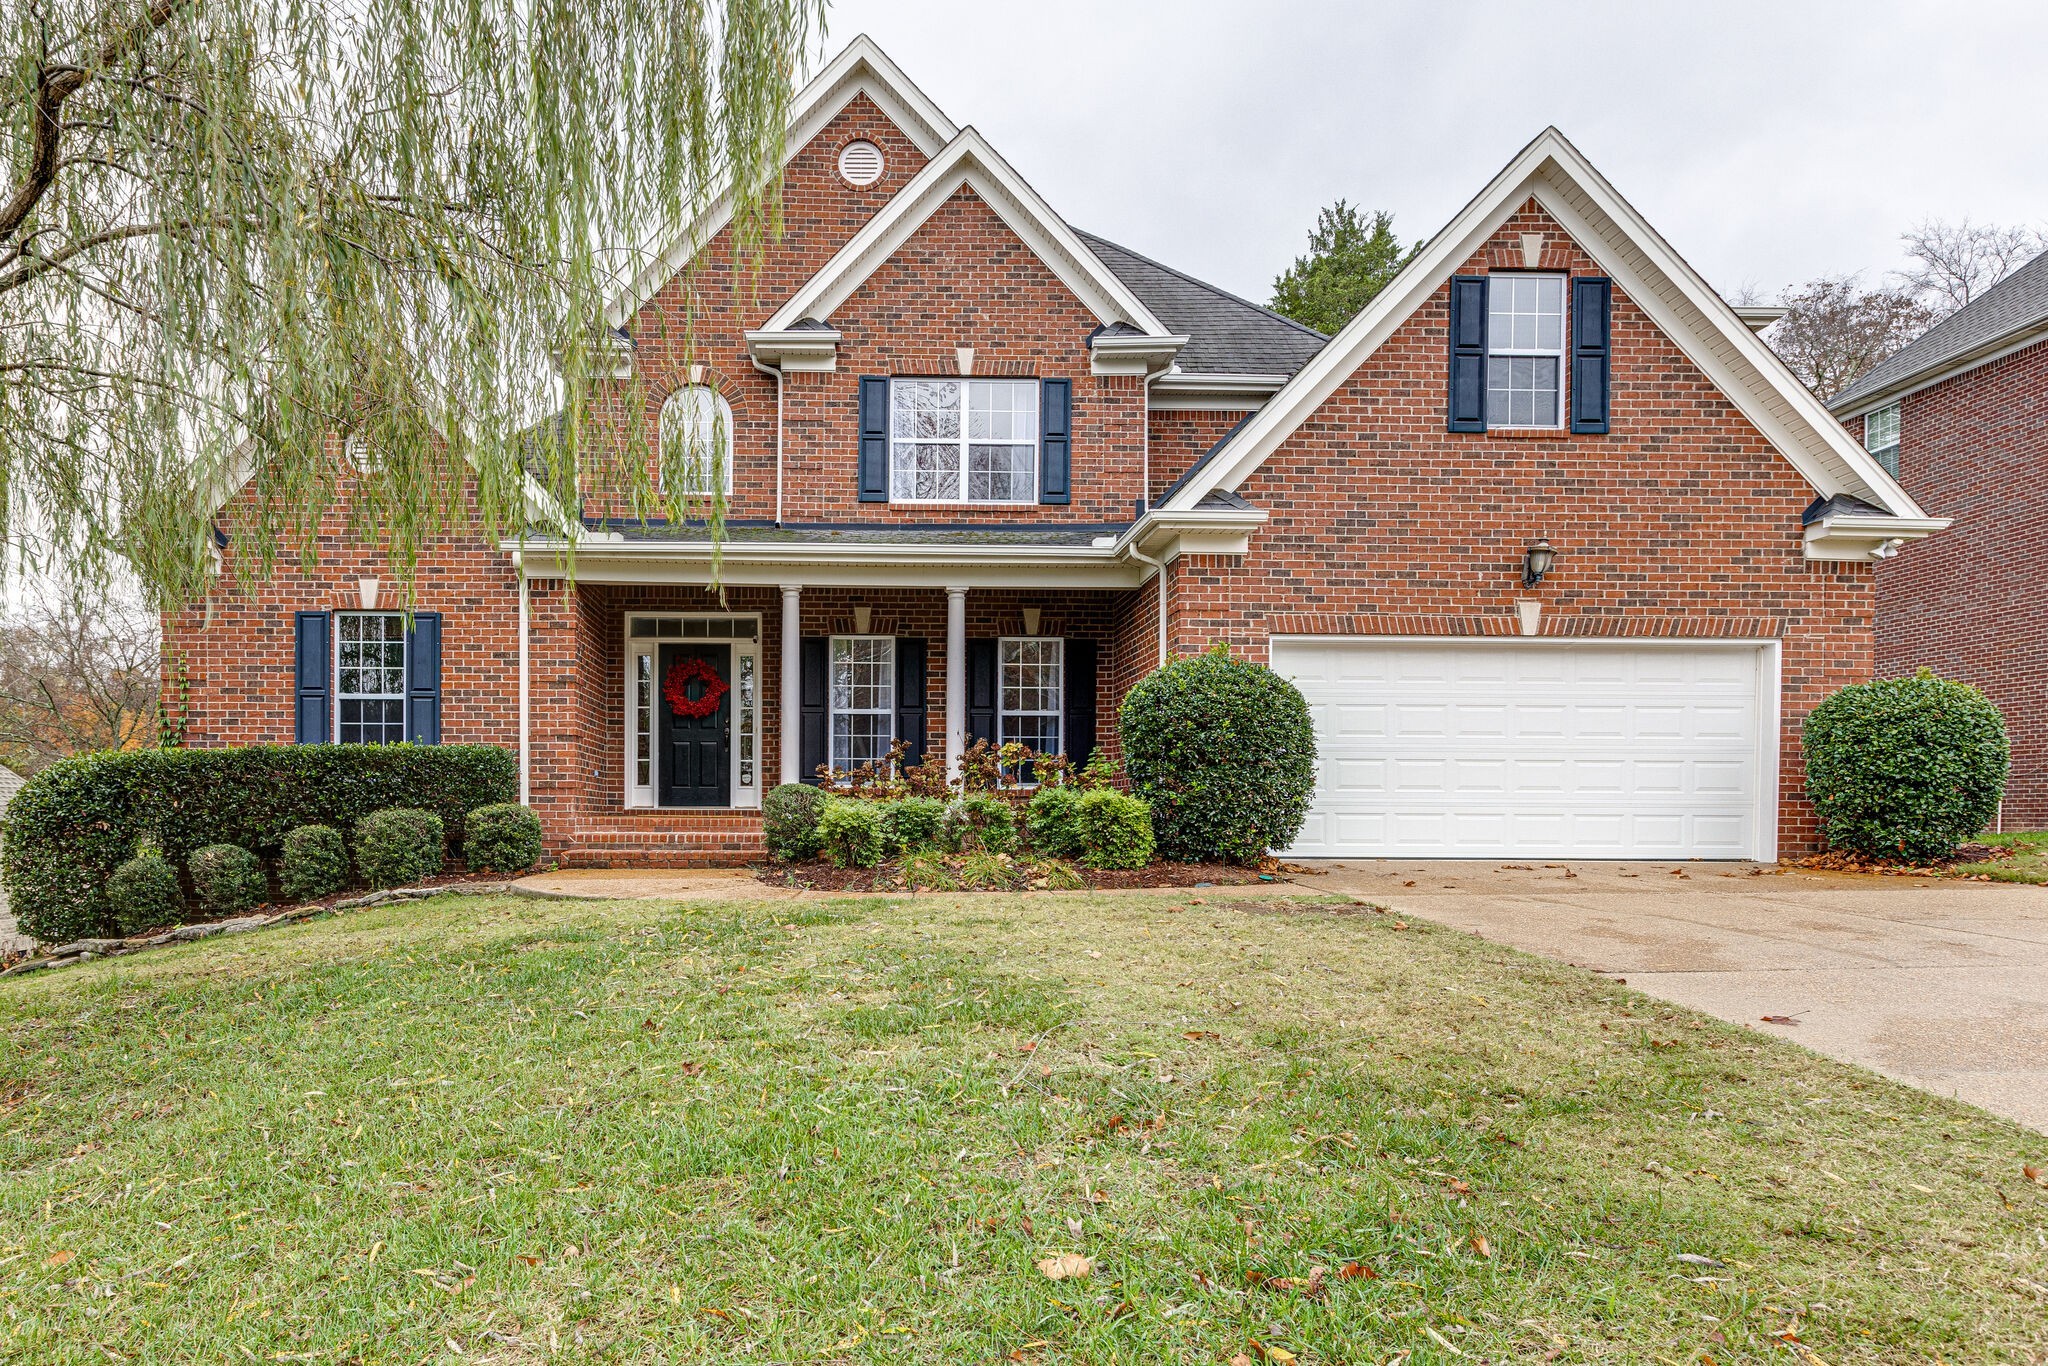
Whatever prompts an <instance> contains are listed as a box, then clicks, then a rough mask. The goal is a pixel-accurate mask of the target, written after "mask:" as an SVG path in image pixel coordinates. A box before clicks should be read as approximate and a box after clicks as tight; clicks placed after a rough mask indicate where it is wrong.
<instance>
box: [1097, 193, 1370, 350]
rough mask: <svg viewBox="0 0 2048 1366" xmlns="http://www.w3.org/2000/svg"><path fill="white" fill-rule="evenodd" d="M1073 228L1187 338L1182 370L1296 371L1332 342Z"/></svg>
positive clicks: (1111, 272) (1290, 321)
mask: <svg viewBox="0 0 2048 1366" xmlns="http://www.w3.org/2000/svg"><path fill="white" fill-rule="evenodd" d="M1074 231H1075V232H1076V233H1077V234H1079V236H1080V238H1081V240H1082V241H1083V242H1085V243H1087V244H1088V248H1089V250H1091V251H1093V252H1094V253H1095V255H1096V256H1097V258H1099V259H1100V260H1101V262H1102V264H1103V265H1105V266H1108V267H1109V272H1110V274H1112V275H1114V276H1116V278H1117V279H1119V280H1122V281H1123V282H1124V284H1125V286H1127V287H1128V288H1129V289H1130V291H1131V293H1133V294H1135V295H1137V296H1138V299H1139V300H1140V302H1142V303H1143V304H1144V305H1145V307H1147V308H1149V309H1151V310H1152V311H1153V313H1155V314H1157V315H1158V317H1159V321H1160V322H1162V323H1165V324H1166V326H1167V327H1169V328H1171V329H1172V330H1173V331H1175V332H1177V333H1181V334H1184V335H1185V336H1186V337H1187V339H1188V344H1187V345H1186V346H1185V347H1184V348H1182V350H1181V353H1180V368H1181V369H1182V370H1184V371H1187V372H1188V373H1190V374H1209V375H1292V374H1293V373H1294V372H1295V371H1296V370H1299V369H1300V368H1301V367H1302V366H1304V365H1306V364H1308V360H1309V357H1311V356H1313V355H1315V353H1316V352H1318V351H1320V350H1322V349H1323V346H1324V344H1325V343H1327V342H1328V341H1329V340H1330V339H1329V338H1328V337H1326V336H1324V335H1323V334H1322V333H1320V332H1318V331H1316V330H1315V329H1314V328H1312V327H1304V326H1303V325H1302V324H1300V323H1298V322H1296V321H1294V320H1293V319H1292V318H1283V317H1282V316H1280V315H1279V314H1278V313H1275V312H1273V310H1271V309H1269V308H1261V307H1259V306H1258V305H1257V304H1255V303H1252V302H1250V301H1249V300H1246V299H1240V298H1238V297H1237V296H1236V295H1235V294H1232V293H1230V292H1228V291H1227V290H1221V289H1218V288H1217V287H1216V286H1214V285H1210V284H1204V283H1202V282H1201V281H1200V280H1197V279H1196V278H1194V277H1193V276H1192V275H1186V274H1183V273H1182V272H1180V271H1178V270H1175V269H1174V268H1173V267H1171V266H1164V265H1161V264H1160V263H1159V262H1157V261H1154V260H1153V259H1152V258H1151V257H1149V256H1140V255H1138V253H1137V252H1135V251H1132V250H1130V249H1129V248H1128V247H1120V246H1118V245H1117V244H1116V243H1114V242H1110V241H1105V240H1104V239H1103V238H1100V237H1097V236H1096V235H1095V234H1094V233H1091V232H1081V230H1080V229H1079V228H1076V229H1075V230H1074Z"/></svg>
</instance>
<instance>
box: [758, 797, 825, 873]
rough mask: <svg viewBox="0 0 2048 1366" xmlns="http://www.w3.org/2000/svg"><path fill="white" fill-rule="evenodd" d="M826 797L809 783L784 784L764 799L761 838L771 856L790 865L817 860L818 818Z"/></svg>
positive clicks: (762, 801) (762, 800)
mask: <svg viewBox="0 0 2048 1366" xmlns="http://www.w3.org/2000/svg"><path fill="white" fill-rule="evenodd" d="M825 801H826V797H825V794H824V793H823V792H821V791H819V790H818V789H817V788H815V787H812V786H811V785H810V784H808V783H784V784H782V785H781V786H780V787H772V788H770V789H768V795H767V796H766V797H763V798H762V799H761V836H762V838H763V839H764V840H765V841H766V842H767V845H768V852H769V853H770V854H773V855H774V856H775V857H776V858H779V859H783V860H786V861H788V862H791V863H801V862H802V861H803V860H805V859H809V858H816V857H817V856H818V814H819V812H820V810H821V809H822V808H823V807H824V805H825Z"/></svg>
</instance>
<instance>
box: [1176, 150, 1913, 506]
mask: <svg viewBox="0 0 2048 1366" xmlns="http://www.w3.org/2000/svg"><path fill="white" fill-rule="evenodd" d="M1532 196H1533V197H1534V198H1535V199H1536V200H1537V202H1538V203H1540V204H1541V205H1542V206H1543V207H1544V208H1545V209H1546V210H1548V211H1549V212H1550V213H1551V214H1552V216H1553V217H1556V218H1557V219H1558V222H1559V225H1560V226H1561V227H1563V228H1564V230H1565V231H1566V232H1567V233H1569V234H1571V236H1572V238H1573V239H1574V240H1575V241H1576V242H1577V243H1578V245H1579V246H1580V247H1581V248H1582V249H1583V250H1584V251H1585V252H1586V253H1587V255H1589V256H1591V257H1592V258H1593V259H1594V260H1595V261H1596V262H1597V263H1598V264H1599V265H1600V267H1601V268H1602V269H1603V270H1606V271H1607V272H1608V273H1609V274H1610V275H1612V276H1613V277H1614V278H1615V279H1616V281H1617V282H1618V283H1619V284H1620V285H1621V286H1622V289H1623V291H1624V292H1625V293H1627V294H1628V296H1629V297H1630V299H1631V300H1633V301H1634V302H1635V303H1636V304H1637V305H1638V306H1639V307H1641V308H1643V310H1644V311H1645V312H1646V313H1647V314H1649V315H1650V317H1651V319H1652V320H1653V321H1654V322H1656V323H1657V325H1658V326H1659V327H1660V328H1662V329H1663V330H1664V331H1665V333H1666V334H1667V335H1668V336H1670V338H1671V340H1672V341H1673V343H1674V344H1676V345H1677V346H1678V347H1679V348H1680V349H1681V350H1683V351H1684V352H1685V353H1686V355H1687V356H1688V357H1689V358H1691V359H1692V360H1693V361H1694V363H1696V364H1698V365H1699V366H1700V368H1701V369H1702V370H1703V371H1705V372H1706V373H1707V375H1708V377H1709V378H1710V379H1712V380H1713V381H1714V383H1715V384H1716V385H1717V386H1718V387H1719V388H1720V389H1721V390H1722V392H1723V393H1724V394H1725V395H1726V396H1727V397H1728V399H1729V401H1730V402H1732V403H1734V404H1735V406H1736V407H1737V408H1738V409H1739V410H1741V412H1742V413H1743V415H1744V416H1745V417H1746V418H1748V419H1749V420H1750V421H1751V422H1752V423H1753V424H1755V425H1756V427H1757V429H1758V430H1759V431H1761V432H1762V433H1763V434H1764V436H1765V437H1766V439H1768V440H1769V441H1770V442H1771V444H1772V445H1773V446H1774V447H1775V448H1776V449H1777V450H1778V451H1779V453H1780V454H1782V455H1784V457H1785V458H1786V459H1787V460H1789V461H1791V462H1792V464H1793V466H1794V467H1795V468H1796V469H1798V470H1799V472H1800V473H1801V474H1802V475H1803V476H1805V478H1806V480H1807V482H1808V483H1809V484H1811V485H1812V486H1813V487H1814V488H1815V489H1816V490H1817V491H1818V492H1819V493H1821V494H1822V495H1823V496H1827V495H1832V494H1837V493H1847V494H1851V495H1854V496H1857V497H1861V498H1865V499H1868V500H1869V501H1871V502H1874V503H1877V504H1879V505H1880V506H1883V507H1884V508H1886V509H1887V510H1888V511H1889V512H1891V513H1894V514H1896V515H1898V516H1900V517H1906V518H1918V517H1924V516H1925V514H1924V513H1923V512H1922V511H1921V509H1920V507H1919V506H1918V505H1917V504H1916V503H1914V501H1913V500H1912V498H1911V497H1910V496H1909V495H1908V494H1907V493H1906V491H1905V490H1904V489H1902V488H1900V487H1899V484H1898V481H1897V480H1895V479H1893V478H1892V477H1891V476H1890V475H1889V474H1887V473H1885V471H1884V467H1883V466H1881V465H1879V464H1878V463H1877V461H1876V460H1874V459H1873V458H1871V456H1870V454H1869V453H1868V452H1866V451H1865V450H1864V449H1863V448H1862V447H1861V446H1859V445H1857V444H1856V443H1855V442H1854V441H1853V440H1851V439H1850V437H1849V434H1848V433H1847V432H1845V431H1843V430H1842V426H1841V424H1840V423H1839V422H1837V421H1836V420H1835V419H1834V416H1833V415H1832V414H1830V413H1829V412H1828V411H1827V409H1826V408H1825V407H1824V406H1823V405H1822V404H1821V402H1820V400H1819V399H1817V398H1815V397H1814V396H1813V395H1812V394H1811V393H1809V392H1808V391H1807V389H1806V387H1805V386H1804V385H1802V384H1800V383H1799V381H1798V380H1796V379H1794V378H1793V376H1792V372H1791V371H1790V370H1788V369H1787V368H1786V367H1785V364H1784V362H1783V361H1781V360H1779V359H1778V357H1777V356H1776V355H1775V354H1773V353H1772V352H1771V350H1770V348H1769V347H1768V346H1766V345H1765V344H1764V343H1763V341H1762V340H1761V339H1760V338H1758V337H1757V336H1756V334H1755V333H1753V332H1752V331H1750V329H1749V328H1748V327H1747V326H1746V325H1745V324H1744V323H1743V321H1742V320H1741V319H1740V318H1739V317H1737V316H1736V314H1735V311H1734V310H1733V309H1732V308H1730V307H1729V305H1728V303H1727V301H1726V300H1724V299H1722V298H1721V296H1720V295H1718V294H1716V293H1715V292H1714V291H1713V290H1712V289H1711V288H1709V287H1708V286H1707V284H1706V282H1705V281H1704V280H1702V279H1700V277H1699V276H1698V275H1697V274H1696V273H1694V271H1693V269H1692V268H1691V267H1690V266H1688V265H1687V264H1686V263H1685V261H1684V260H1683V258H1681V257H1680V256H1679V255H1678V253H1677V252H1675V251H1673V250H1672V249H1671V246H1670V244H1669V243H1667V242H1665V241H1664V239H1663V238H1662V237H1661V236H1659V235H1658V234H1657V232H1656V231H1655V230H1654V229H1653V228H1651V227H1650V225H1649V224H1648V223H1647V222H1645V221H1644V220H1643V218H1642V217H1641V215H1639V214H1638V213H1637V212H1636V211H1635V209H1634V208H1633V207H1631V206H1630V205H1629V204H1628V202H1627V201H1626V200H1624V199H1622V198H1621V196H1620V195H1619V194H1617V193H1616V192H1615V191H1614V188H1613V187H1612V186H1611V185H1609V184H1608V183H1607V181H1606V180H1605V178H1603V177H1602V176H1601V175H1600V173H1599V172H1598V171H1597V170H1595V169H1594V168H1593V166H1592V164H1591V163H1590V162H1588V161H1587V160H1586V159H1585V157H1583V156H1582V155H1581V154H1580V153H1579V151H1578V149H1577V148H1575V147H1573V146H1572V145H1571V143H1570V142H1568V141H1567V140H1566V139H1565V137H1564V135H1563V134H1562V133H1560V132H1558V131H1557V130H1556V129H1555V128H1546V129H1544V130H1543V132H1542V133H1541V134H1539V135H1538V136H1537V137H1536V139H1535V141H1533V142H1531V143H1530V144H1529V145H1528V146H1527V147H1525V148H1524V149H1523V150H1522V151H1521V153H1519V154H1518V155H1517V156H1516V157H1515V158H1514V160H1512V161H1510V162H1509V163H1508V164H1507V166H1506V167H1504V168H1503V169H1502V170H1501V172H1500V174H1498V175H1496V176H1495V177H1494V178H1493V180H1492V181H1490V182H1489V183H1488V184H1487V186H1486V188H1485V189H1483V190H1481V191H1480V192H1479V194H1478V195H1477V196H1476V197H1475V198H1474V199H1473V200H1472V201H1471V202H1470V203H1468V204H1467V205H1466V206H1465V207H1464V208H1463V209H1461V210H1460V211H1459V212H1458V214H1457V216H1456V217H1454V218H1453V219H1452V220H1451V222H1450V223H1449V225H1447V226H1446V227H1445V228H1444V230H1443V231H1441V232H1439V233H1437V234H1436V235H1435V236H1434V237H1432V238H1431V239H1430V240H1429V242H1428V244H1427V245H1425V246H1424V248H1423V249H1422V251H1421V252H1420V253H1419V254H1417V256H1416V257H1415V258H1414V259H1413V260H1412V261H1410V262H1409V263H1408V265H1407V266H1406V267H1405V268H1404V269H1403V270H1402V271H1401V272H1400V274H1398V275H1396V276H1395V277H1394V279H1393V281H1392V282H1391V283H1389V285H1388V286H1387V287H1386V289H1384V290H1382V291H1381V292H1380V293H1379V294H1378V295H1377V296H1375V297H1374V299H1373V301H1372V302H1371V303H1370V304H1368V305H1366V307H1365V308H1364V309H1363V310H1362V311H1361V312H1360V313H1359V314H1358V316H1357V317H1355V318H1353V319H1352V320H1351V321H1350V322H1349V323H1347V324H1346V325H1345V326H1344V327H1343V329H1342V330H1340V331H1339V332H1338V333H1337V335H1336V336H1335V337H1334V338H1332V339H1331V341H1330V344H1329V345H1328V346H1326V347H1324V348H1323V349H1322V351H1320V352H1318V353H1317V354H1316V356H1315V357H1314V358H1313V359H1312V360H1310V361H1309V363H1308V364H1307V365H1305V366H1303V367H1302V368H1301V370H1299V371H1298V372H1296V374H1295V376H1294V378H1293V379H1292V380H1290V381H1288V384H1287V386H1286V387H1285V388H1283V389H1282V390H1281V391H1280V392H1279V393H1278V394H1276V395H1274V397H1273V398H1272V399H1271V400H1270V401H1269V402H1268V403H1267V404H1266V406H1265V407H1264V408H1263V409H1261V410H1260V411H1259V412H1258V413H1257V414H1256V415H1254V416H1253V418H1252V420H1251V421H1250V422H1248V423H1246V424H1245V427H1244V429H1243V430H1242V431H1240V432H1239V433H1238V434H1237V437H1236V438H1235V439H1234V440H1233V441H1232V442H1231V444H1230V445H1229V446H1228V447H1227V448H1225V449H1224V450H1223V451H1222V452H1219V454H1218V457H1217V459H1216V460H1214V461H1213V462H1212V463H1211V465H1210V467H1209V468H1208V469H1206V470H1204V471H1203V472H1202V474H1201V475H1200V476H1198V477H1197V478H1195V479H1193V480H1191V481H1189V483H1188V485H1187V486H1186V487H1185V488H1183V489H1182V490H1181V491H1180V492H1179V493H1178V494H1176V495H1175V497H1174V500H1173V503H1172V506H1173V507H1174V508H1177V509H1178V508H1188V507H1193V506H1194V505H1195V504H1196V503H1197V502H1199V501H1200V500H1201V498H1202V497H1203V495H1205V494H1207V493H1209V492H1210V491H1212V490H1214V489H1218V488H1223V489H1232V490H1234V489H1236V488H1237V487H1238V486H1239V485H1240V484H1242V483H1243V482H1244V480H1245V479H1246V478H1247V477H1249V476H1250V475H1251V473H1252V472H1253V471H1254V470H1256V469H1257V468H1258V467H1259V466H1260V465H1261V464H1263V463H1265V461H1266V459H1267V457H1269V456H1270V455H1271V454H1272V453H1273V452H1274V451H1275V450H1277V449H1278V448H1279V446H1280V444H1281V443H1282V442H1284V441H1285V440H1286V439H1287V438H1288V437H1289V436H1290V435H1292V434H1293V432H1294V431H1295V430H1296V429H1297V428H1298V427H1300V425H1301V424H1302V423H1303V422H1305V421H1307V420H1308V418H1309V417H1310V416H1311V415H1312V414H1313V413H1314V412H1315V411H1316V410H1317V409H1318V408H1319V407H1321V405H1322V404H1323V402H1324V401H1325V400H1326V399H1328V398H1329V397H1330V395H1331V394H1333V393H1334V392H1336V390H1337V389H1338V388H1339V387H1340V386H1342V385H1343V384H1344V383H1345V382H1346V381H1347V380H1349V379H1350V377H1351V375H1352V374H1353V373H1354V372H1355V371H1356V370H1357V369H1358V367H1359V366H1360V365H1362V364H1363V363H1364V362H1365V361H1366V360H1367V359H1369V358H1370V357H1371V356H1372V355H1373V353H1374V352H1375V351H1377V350H1378V349H1379V347H1380V346H1381V345H1383V344H1384V343H1385V342H1386V340H1387V338H1389V337H1390V336H1392V335H1393V333H1394V331H1395V330H1396V329H1397V328H1399V327H1400V326H1401V324H1403V323H1405V322H1406V321H1407V320H1408V319H1409V317H1411V316H1412V315H1413V314H1414V313H1415V312H1416V311H1417V310H1418V309H1419V308H1420V307H1421V306H1422V305H1423V303H1424V302H1426V301H1427V300H1428V299H1429V298H1430V296H1432V295H1433V294H1434V293H1435V292H1436V291H1437V289H1438V288H1439V287H1440V286H1442V284H1443V283H1444V281H1445V280H1447V279H1449V278H1450V276H1451V274H1452V272H1453V271H1455V270H1456V269H1457V268H1458V267H1459V266H1461V265H1462V264H1464V262H1465V261H1466V260H1468V259H1469V258H1470V257H1471V256H1472V254H1473V253H1474V252H1476V251H1477V250H1478V249H1479V248H1480V246H1482V245H1483V244H1484V243H1485V242H1486V241H1487V239H1489V238H1490V237H1492V236H1493V234H1494V233H1495V232H1496V231H1498V230H1499V228H1500V226H1501V224H1503V223H1505V222H1506V221H1507V219H1508V217H1509V216H1510V215H1511V214H1513V213H1514V211H1515V210H1516V209H1517V208H1519V207H1520V206H1521V204H1522V203H1523V201H1524V200H1526V199H1528V198H1530V197H1532Z"/></svg>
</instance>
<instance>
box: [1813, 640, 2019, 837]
mask: <svg viewBox="0 0 2048 1366" xmlns="http://www.w3.org/2000/svg"><path fill="white" fill-rule="evenodd" d="M1803 742H1804V745H1805V749H1806V794H1807V796H1808V797H1809V798H1810V799H1811V800H1812V802H1813V805H1814V810H1815V811H1816V812H1817V813H1818V814H1819V816H1820V821H1821V828H1822V831H1823V833H1824V834H1825V835H1826V837H1827V841H1828V843H1829V845H1831V846H1833V847H1835V848H1839V849H1851V850H1854V851H1856V852H1857V853H1860V854H1866V855H1870V856H1873V857H1878V858H1893V859H1904V860H1907V861H1909V862H1915V863H1918V862H1924V861H1926V860H1930V859H1943V858H1947V857H1948V856H1949V855H1950V854H1952V853H1954V852H1955V848H1956V846H1957V845H1959V844H1961V843H1963V842H1964V841H1966V840H1969V839H1973V838H1975V837H1976V835H1977V834H1978V832H1979V831H1981V830H1983V829H1984V827H1985V826H1986V825H1988V824H1990V822H1991V818H1992V817H1993V816H1994V815H1996V814H1997V812H1998V803H1999V801H2000V799H2001V798H2002V797H2003V796H2004V794H2005V778H2006V773H2007V770H2008V768H2009V767H2010V764H2011V757H2012V756H2011V748H2010V745H2009V743H2008V741H2007V739H2006V734H2005V718H2004V717H2002V716H2000V715H1999V713H1998V708H1997V707H1995V706H1993V705H1992V704H1991V700H1990V699H1989V698H1987V697H1985V696H1984V694H1983V693H1981V692H1979V691H1977V689H1975V688H1973V687H1971V686H1970V685H1969V684H1967V683H1958V682H1955V681H1954V680H1952V679H1946V678H1937V677H1936V676H1935V675H1934V672H1933V671H1932V670H1930V669H1922V670H1921V671H1920V672H1919V673H1918V674H1917V675H1915V676H1914V677H1912V678H1887V679H1879V680H1877V681H1875V682H1870V683H1856V684H1852V685H1851V686H1849V687H1846V688H1843V689H1841V690H1840V691H1838V692H1836V693H1834V694H1833V695H1831V696H1829V697H1827V698H1824V699H1823V700H1822V701H1821V703H1820V705H1819V706H1817V707H1815V708H1814V709H1813V710H1812V711H1811V712H1809V713H1808V714H1807V717H1806V724H1805V727H1804V731H1803Z"/></svg>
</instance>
